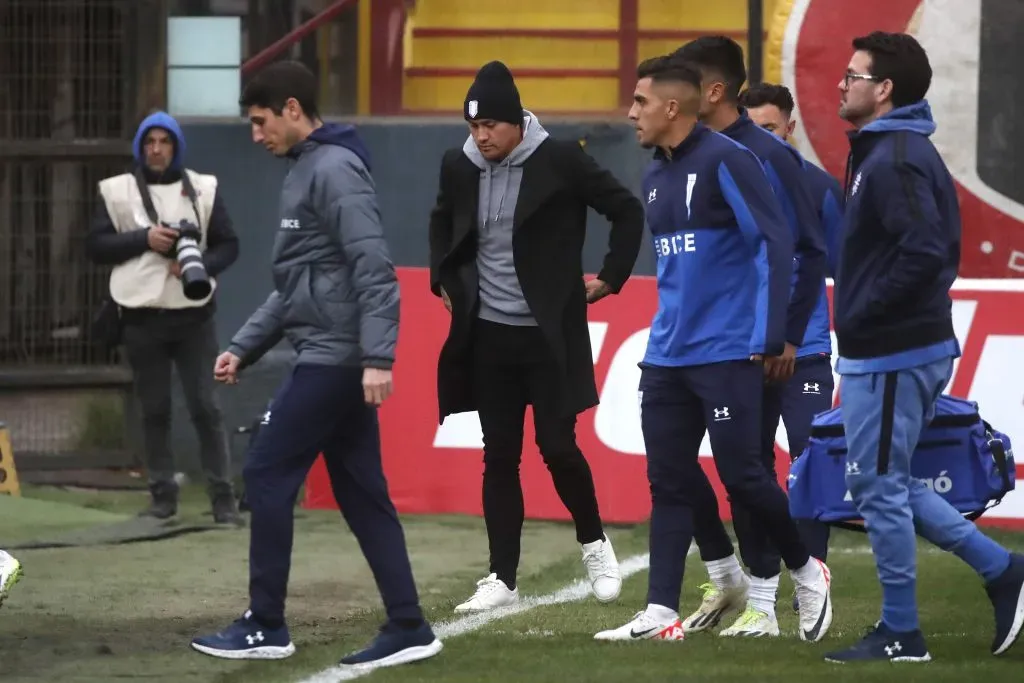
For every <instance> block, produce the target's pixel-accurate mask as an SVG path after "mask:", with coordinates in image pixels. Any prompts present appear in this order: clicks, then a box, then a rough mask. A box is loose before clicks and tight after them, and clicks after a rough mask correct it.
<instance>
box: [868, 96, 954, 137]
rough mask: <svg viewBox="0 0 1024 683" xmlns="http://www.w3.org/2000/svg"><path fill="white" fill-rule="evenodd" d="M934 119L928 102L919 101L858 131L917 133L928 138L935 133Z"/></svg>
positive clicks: (891, 112)
mask: <svg viewBox="0 0 1024 683" xmlns="http://www.w3.org/2000/svg"><path fill="white" fill-rule="evenodd" d="M935 128H936V126H935V119H933V118H932V108H931V106H930V105H929V104H928V100H921V101H919V102H915V103H914V104H908V105H907V106H905V107H897V108H896V109H893V110H892V111H890V112H889V113H888V114H884V115H882V116H879V117H878V118H877V119H875V120H874V121H872V122H871V123H869V124H868V125H866V126H864V127H863V128H861V129H860V131H858V132H860V133H890V132H895V131H899V130H905V131H908V132H911V133H919V134H921V135H925V136H929V135H931V134H932V133H934V132H935Z"/></svg>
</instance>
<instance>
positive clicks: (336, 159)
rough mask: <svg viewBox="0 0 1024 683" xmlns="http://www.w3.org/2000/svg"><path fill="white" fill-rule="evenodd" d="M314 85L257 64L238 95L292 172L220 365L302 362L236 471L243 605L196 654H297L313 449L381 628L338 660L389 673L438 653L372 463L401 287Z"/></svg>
mask: <svg viewBox="0 0 1024 683" xmlns="http://www.w3.org/2000/svg"><path fill="white" fill-rule="evenodd" d="M316 91H317V82H316V79H315V77H314V76H313V74H312V73H311V72H310V71H309V70H308V69H307V68H306V67H304V66H303V65H301V64H299V63H297V62H280V63H277V64H274V65H272V66H269V67H267V68H266V69H264V70H263V71H262V72H260V74H259V75H257V76H256V77H255V78H254V79H253V80H252V81H251V82H250V83H249V84H248V85H247V86H246V88H245V91H244V92H243V94H242V98H241V104H242V106H244V107H247V108H248V110H249V119H250V121H251V122H252V135H253V140H254V141H255V142H258V143H261V144H263V145H264V147H266V148H267V149H268V150H269V151H271V152H272V153H273V154H275V155H276V156H279V157H288V158H289V159H290V160H291V161H292V166H291V169H290V170H289V172H288V175H287V176H286V177H285V181H284V187H283V189H282V191H281V202H280V216H279V221H280V223H279V230H278V233H277V238H276V240H275V243H274V251H273V276H274V291H273V292H271V294H270V296H269V297H268V298H267V301H266V303H264V304H263V305H262V306H261V307H260V308H259V309H258V310H257V311H256V312H255V313H254V314H253V316H252V317H251V318H250V319H249V321H248V322H247V323H246V324H245V325H244V326H243V327H242V329H241V330H239V331H238V333H237V334H236V335H235V337H234V339H232V340H231V344H230V346H229V347H228V350H227V351H226V352H225V353H223V354H221V355H220V357H219V358H218V359H217V363H216V367H215V368H214V375H215V377H216V378H217V379H218V380H220V381H223V382H226V383H228V384H234V383H235V382H236V381H237V377H238V372H239V370H241V369H242V368H244V367H245V366H246V365H249V364H251V363H253V362H255V361H256V360H258V359H259V357H260V356H261V355H262V354H263V353H264V352H265V351H267V350H268V349H269V348H271V347H272V346H274V345H275V344H276V343H277V342H278V341H280V340H281V339H282V337H283V338H286V339H287V340H288V342H289V343H290V344H291V345H292V346H293V347H294V348H295V350H296V351H297V352H298V360H297V363H296V365H295V367H294V368H293V370H292V372H291V374H290V376H289V377H288V378H287V379H286V380H285V382H284V384H283V385H282V386H281V388H280V389H279V391H278V393H277V395H276V396H275V397H274V400H273V402H272V403H271V406H270V409H269V410H268V412H267V413H266V415H265V416H264V418H263V421H262V424H261V428H260V430H259V432H258V434H257V436H256V438H255V439H254V442H253V444H252V445H251V446H250V449H249V452H248V454H247V456H246V463H245V468H244V477H245V487H246V495H247V496H248V499H249V505H250V507H251V509H252V535H251V538H250V542H249V595H250V603H249V610H248V611H246V613H245V614H244V615H243V616H242V617H241V618H240V619H238V620H237V621H235V622H234V623H233V624H231V625H230V626H228V627H227V628H226V629H225V630H223V631H221V632H220V633H217V634H214V635H210V636H203V637H199V638H196V639H194V640H193V641H192V646H193V647H194V648H195V649H196V650H198V651H200V652H203V653H205V654H209V655H213V656H215V657H223V658H226V659H280V658H284V657H288V656H290V655H291V654H292V653H293V652H294V651H295V646H294V645H293V644H292V642H291V638H290V636H289V634H288V628H287V626H286V625H285V620H284V602H285V595H286V592H287V585H288V573H289V569H290V566H291V549H292V534H293V510H294V507H295V500H296V497H297V496H298V492H299V488H300V487H301V486H302V483H303V482H304V481H305V479H306V475H307V474H308V472H309V468H310V467H311V466H312V464H313V462H314V460H315V459H316V457H317V454H318V453H323V455H324V460H325V462H326V465H327V469H328V472H329V474H330V477H331V484H332V486H333V489H334V495H335V498H336V500H337V502H338V505H339V507H340V508H341V510H342V514H343V515H344V516H345V520H346V521H347V522H348V524H349V527H350V528H351V529H352V532H353V534H355V536H356V538H357V539H358V541H359V545H360V547H361V548H362V549H363V552H364V554H365V557H366V560H367V562H368V564H369V565H370V569H371V570H372V572H373V575H374V578H375V580H376V582H377V585H378V587H379V588H380V592H381V597H382V599H383V602H384V606H385V608H386V610H387V617H388V621H387V623H386V624H385V626H384V627H383V628H382V629H381V631H380V634H379V635H378V636H377V638H376V639H375V640H374V641H373V643H372V644H371V645H370V646H369V647H368V648H366V649H364V650H362V651H361V652H358V653H355V654H353V655H349V656H347V657H345V658H343V659H342V660H341V663H342V665H354V664H359V665H362V666H364V667H365V666H383V665H391V664H402V663H406V662H411V661H415V660H419V659H424V658H427V657H430V656H432V655H435V654H437V653H438V652H440V650H441V647H442V646H441V642H440V641H439V640H438V639H437V638H436V637H435V636H434V633H433V631H432V630H431V628H430V626H429V625H428V624H427V622H426V621H425V620H424V618H423V613H422V611H421V609H420V605H419V597H418V595H417V591H416V586H415V582H414V580H413V575H412V569H411V567H410V564H409V556H408V552H407V550H406V546H405V536H404V532H403V530H402V526H401V523H400V522H399V520H398V516H397V514H396V512H395V507H394V505H393V504H392V502H391V498H390V496H389V494H388V488H387V482H386V480H385V477H384V472H383V469H382V466H381V453H380V432H379V425H378V422H377V410H376V409H377V406H379V405H380V404H381V403H382V402H383V401H384V400H385V399H387V397H388V395H389V394H390V393H391V366H392V363H394V360H395V345H396V343H397V340H398V310H399V295H398V280H397V277H396V275H395V268H394V265H393V264H392V262H391V258H390V256H389V254H388V249H387V244H386V243H385V241H384V235H383V231H382V229H381V224H380V214H379V211H378V207H377V200H376V193H375V189H374V184H373V179H372V178H371V177H370V170H369V153H368V152H367V150H366V148H365V147H364V145H363V143H362V141H361V140H360V139H359V138H358V137H357V135H356V133H355V129H354V128H353V127H351V126H341V125H338V124H330V123H328V124H325V123H323V122H322V121H321V120H320V117H319V114H318V111H317V104H316Z"/></svg>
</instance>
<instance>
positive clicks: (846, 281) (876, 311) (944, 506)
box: [825, 32, 1024, 662]
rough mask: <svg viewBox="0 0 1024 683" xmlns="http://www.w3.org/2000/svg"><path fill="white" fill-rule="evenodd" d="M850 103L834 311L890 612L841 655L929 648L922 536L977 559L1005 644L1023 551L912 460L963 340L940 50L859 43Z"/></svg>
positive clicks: (853, 450)
mask: <svg viewBox="0 0 1024 683" xmlns="http://www.w3.org/2000/svg"><path fill="white" fill-rule="evenodd" d="M853 48H854V53H853V56H852V57H851V59H850V62H849V66H847V69H846V74H845V76H844V77H843V78H841V79H840V81H839V89H840V108H839V114H840V116H841V117H842V118H843V119H845V120H846V121H848V122H850V123H851V124H853V126H854V128H855V130H854V131H853V132H851V133H850V157H849V162H848V167H847V171H846V176H847V183H846V209H845V221H844V223H843V230H842V233H843V246H842V249H841V250H840V261H839V271H838V273H837V276H836V290H835V297H834V298H835V301H834V311H835V318H836V338H837V341H838V344H839V360H838V364H837V369H838V371H839V373H840V375H841V376H842V381H841V382H840V384H839V397H840V404H841V405H842V409H843V421H844V425H845V428H846V441H847V447H848V449H849V450H848V453H847V460H846V485H847V487H848V488H849V491H850V494H851V495H852V497H853V501H854V503H855V504H856V505H857V510H858V512H859V513H860V515H861V517H862V518H863V519H864V522H865V526H866V527H867V531H868V538H869V539H870V541H871V548H872V550H873V551H874V554H875V562H876V564H877V565H878V578H879V581H880V582H881V584H882V619H881V620H880V621H879V622H878V623H877V625H876V626H875V628H874V629H873V630H872V631H871V632H870V633H868V634H867V635H866V636H865V637H864V638H863V639H862V640H860V641H859V642H858V643H856V644H854V645H853V646H852V647H850V648H848V649H846V650H842V651H839V652H832V653H829V654H828V655H826V657H825V658H826V659H827V660H829V661H837V662H850V661H863V660H893V661H913V662H923V661H928V660H929V659H930V655H929V653H928V646H927V644H926V643H925V640H924V636H923V635H922V634H921V629H920V627H919V624H918V613H917V599H916V589H917V585H916V583H917V581H916V577H917V566H916V559H917V556H916V536H915V529H916V532H917V533H918V534H920V535H921V536H923V537H924V538H925V539H927V540H928V541H931V542H932V543H934V544H935V545H937V546H939V547H940V548H942V549H943V550H946V551H949V552H952V553H954V554H955V555H957V556H958V557H959V558H960V559H962V560H964V561H965V562H966V563H967V564H968V565H970V566H971V568H972V569H974V570H975V571H976V572H977V573H978V574H979V575H980V576H981V578H982V579H983V580H984V581H985V588H986V591H987V592H988V597H989V599H990V600H991V602H992V606H993V608H994V610H995V638H994V640H993V642H992V653H993V654H1001V653H1003V652H1005V651H1006V650H1007V649H1008V648H1009V647H1010V646H1011V645H1012V644H1013V643H1014V641H1015V640H1016V639H1017V637H1018V636H1019V635H1020V632H1021V627H1022V625H1024V556H1021V555H1017V554H1011V553H1010V552H1009V551H1007V550H1006V549H1005V548H1003V547H1002V546H1000V545H999V544H997V543H996V542H994V541H992V540H991V539H989V538H988V537H987V536H985V535H984V534H982V533H981V531H980V530H979V529H978V528H977V527H976V526H975V525H974V524H972V523H971V522H968V521H967V520H965V519H964V518H963V516H962V515H961V514H960V513H959V512H957V510H956V509H955V508H954V507H953V506H952V505H950V504H949V503H947V502H946V500H945V499H944V498H942V496H940V495H939V494H937V493H935V492H934V491H932V490H931V489H929V488H928V487H926V486H925V485H924V483H923V482H922V481H920V480H916V479H913V478H911V476H910V462H911V458H912V456H913V453H914V450H915V448H916V447H917V442H918V440H919V438H920V436H921V431H922V429H923V428H924V425H926V424H927V423H928V422H929V421H930V420H931V418H932V416H933V415H934V412H935V402H936V401H937V400H938V398H939V396H940V395H941V394H942V392H943V390H944V389H945V387H946V385H947V384H948V382H949V379H950V377H951V375H952V370H953V360H954V358H956V357H958V356H959V355H960V347H959V344H958V343H957V339H956V336H955V335H954V333H953V320H952V313H951V309H952V301H951V299H950V296H949V289H950V287H951V286H952V284H953V282H954V280H955V279H956V276H957V268H958V267H959V263H960V239H961V237H960V235H961V233H960V229H961V228H960V208H959V204H958V201H957V195H956V186H955V184H954V183H953V179H952V177H951V176H950V174H949V171H948V170H947V169H946V166H945V164H944V163H943V161H942V158H941V157H940V156H939V153H938V151H937V150H936V149H935V147H934V145H932V143H931V141H930V140H929V139H928V136H929V135H931V134H932V133H933V132H934V131H935V123H934V122H933V120H932V116H931V109H930V108H929V106H928V102H927V100H925V99H924V98H925V95H926V94H927V92H928V87H929V86H930V84H931V77H932V70H931V66H930V64H929V62H928V56H927V55H926V54H925V51H924V49H922V47H921V46H920V45H919V44H918V42H917V41H916V40H915V39H914V38H913V37H912V36H909V35H906V34H893V33H880V32H876V33H872V34H870V35H868V36H863V37H860V38H856V39H854V41H853Z"/></svg>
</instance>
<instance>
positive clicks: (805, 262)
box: [722, 108, 832, 357]
mask: <svg viewBox="0 0 1024 683" xmlns="http://www.w3.org/2000/svg"><path fill="white" fill-rule="evenodd" d="M722 135H725V136H727V137H729V138H732V139H733V140H735V141H736V142H738V143H740V144H741V145H743V146H744V147H746V148H747V149H749V150H750V151H751V152H753V153H754V155H755V156H757V158H758V159H760V161H761V164H762V165H763V166H764V171H765V174H766V175H767V176H768V181H769V182H770V183H771V186H772V190H773V191H774V192H775V196H776V197H777V198H778V200H779V205H780V206H781V207H782V213H783V215H784V216H785V218H786V223H787V224H788V225H789V230H790V234H791V236H792V240H793V245H794V257H795V260H794V269H793V280H792V287H791V291H790V299H789V310H788V315H787V321H786V341H788V342H789V343H790V344H792V345H793V346H796V347H797V349H798V350H797V356H800V357H803V356H811V355H815V354H830V353H831V352H832V338H831V336H830V335H829V321H828V297H827V295H826V293H825V272H826V270H827V267H828V261H827V258H826V255H825V239H824V234H823V232H822V228H821V220H820V219H819V217H818V211H817V202H816V197H814V196H813V195H812V194H811V189H810V186H809V185H808V183H807V171H806V168H807V166H809V164H807V163H806V162H805V161H804V158H803V157H802V156H801V155H800V153H799V152H797V151H796V150H795V149H794V148H793V147H792V146H790V145H789V144H787V143H786V142H785V141H783V140H782V139H780V138H779V137H777V136H775V135H773V134H772V133H770V132H768V131H766V130H765V129H764V128H761V127H760V126H758V125H757V124H755V123H754V122H753V121H751V120H750V117H749V116H747V112H746V110H744V109H743V108H740V117H739V118H738V119H736V121H735V122H733V124H732V125H730V126H729V127H728V128H726V129H725V130H723V131H722Z"/></svg>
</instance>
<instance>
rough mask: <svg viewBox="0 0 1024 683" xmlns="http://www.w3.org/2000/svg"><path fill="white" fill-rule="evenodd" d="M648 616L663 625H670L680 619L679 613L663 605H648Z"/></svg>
mask: <svg viewBox="0 0 1024 683" xmlns="http://www.w3.org/2000/svg"><path fill="white" fill-rule="evenodd" d="M645 612H646V613H647V616H649V617H650V618H651V619H654V620H655V621H658V622H661V623H663V624H670V623H672V622H674V621H675V620H676V619H678V618H679V613H678V612H676V611H675V610H674V609H669V608H668V607H664V606H662V605H647V609H646V610H645Z"/></svg>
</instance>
